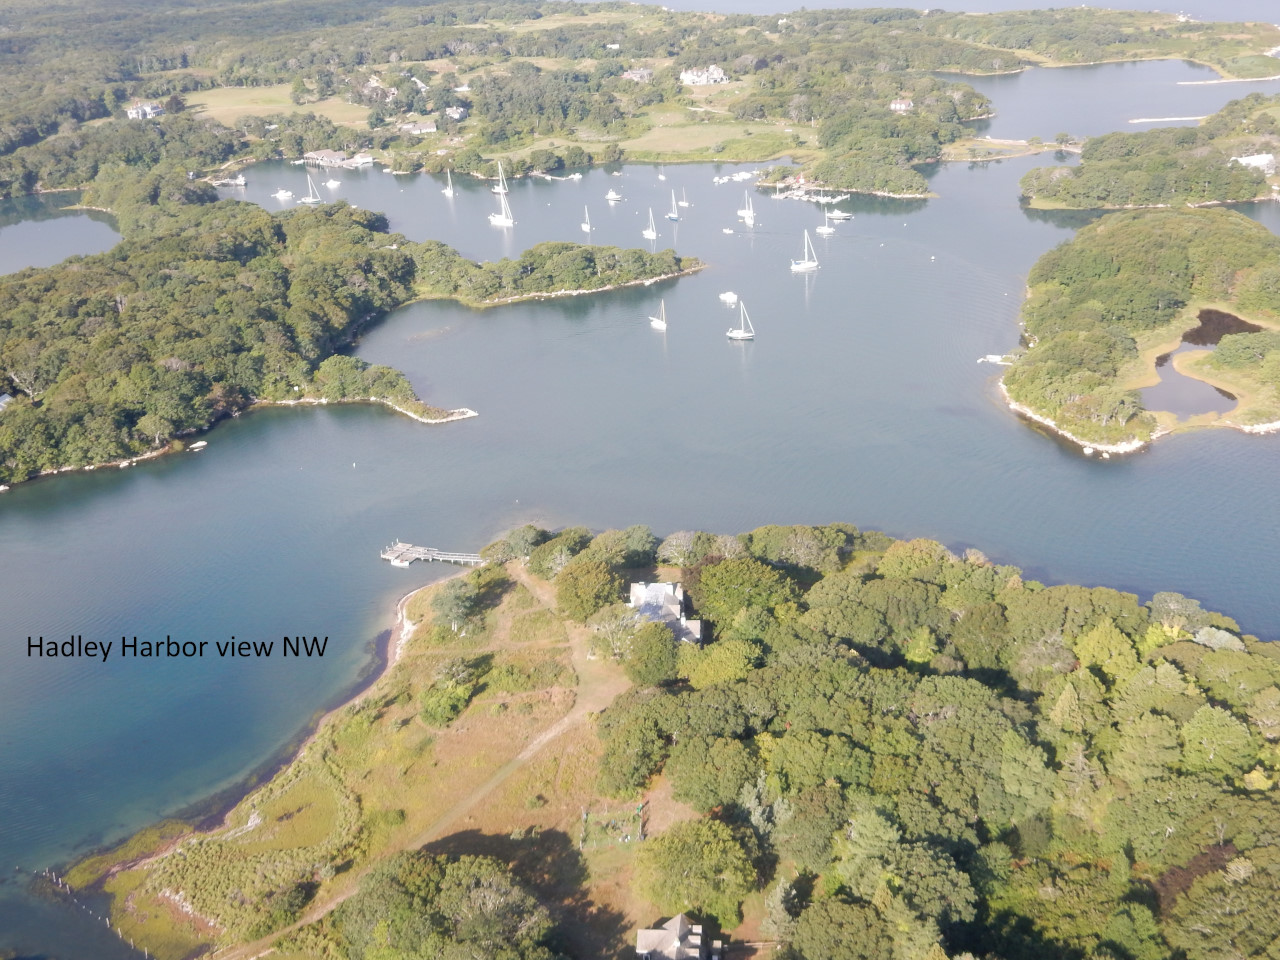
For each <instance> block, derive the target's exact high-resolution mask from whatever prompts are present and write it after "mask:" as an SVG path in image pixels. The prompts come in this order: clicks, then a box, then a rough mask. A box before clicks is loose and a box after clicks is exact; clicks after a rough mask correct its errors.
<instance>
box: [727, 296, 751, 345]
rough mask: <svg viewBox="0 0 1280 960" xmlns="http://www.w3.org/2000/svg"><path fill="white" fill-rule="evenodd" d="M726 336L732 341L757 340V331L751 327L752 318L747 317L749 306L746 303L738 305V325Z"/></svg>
mask: <svg viewBox="0 0 1280 960" xmlns="http://www.w3.org/2000/svg"><path fill="white" fill-rule="evenodd" d="M725 336H727V337H728V338H729V339H730V340H754V339H755V338H756V331H755V328H754V327H752V326H751V318H750V317H749V316H747V305H746V304H745V303H739V304H738V325H737V326H736V327H734V328H733V329H732V330H729V331H728V332H727V333H726V334H725Z"/></svg>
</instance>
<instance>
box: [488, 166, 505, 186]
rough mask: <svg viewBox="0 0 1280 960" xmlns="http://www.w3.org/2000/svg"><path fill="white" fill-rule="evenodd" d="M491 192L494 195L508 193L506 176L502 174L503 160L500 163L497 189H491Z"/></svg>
mask: <svg viewBox="0 0 1280 960" xmlns="http://www.w3.org/2000/svg"><path fill="white" fill-rule="evenodd" d="M489 190H490V191H491V192H492V193H502V194H505V193H506V192H507V178H506V176H505V175H504V174H503V173H502V161H501V160H499V161H498V185H497V186H496V187H490V188H489Z"/></svg>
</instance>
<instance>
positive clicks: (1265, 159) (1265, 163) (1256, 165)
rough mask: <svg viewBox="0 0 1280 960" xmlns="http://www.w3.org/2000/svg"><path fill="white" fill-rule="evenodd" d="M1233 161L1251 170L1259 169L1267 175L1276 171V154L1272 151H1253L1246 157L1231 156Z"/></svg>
mask: <svg viewBox="0 0 1280 960" xmlns="http://www.w3.org/2000/svg"><path fill="white" fill-rule="evenodd" d="M1231 161H1232V162H1233V163H1238V164H1240V166H1242V167H1249V168H1251V169H1253V170H1261V171H1262V172H1263V173H1264V174H1266V175H1267V176H1268V177H1269V176H1271V175H1272V174H1274V173H1275V172H1276V155H1275V154H1274V153H1255V154H1253V155H1252V156H1248V157H1232V158H1231Z"/></svg>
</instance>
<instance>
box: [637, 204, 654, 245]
mask: <svg viewBox="0 0 1280 960" xmlns="http://www.w3.org/2000/svg"><path fill="white" fill-rule="evenodd" d="M640 236H642V237H644V238H645V239H646V240H657V239H658V228H657V227H655V226H654V225H653V207H650V208H649V226H647V227H645V228H644V229H643V230H641V231H640Z"/></svg>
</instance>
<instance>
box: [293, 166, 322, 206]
mask: <svg viewBox="0 0 1280 960" xmlns="http://www.w3.org/2000/svg"><path fill="white" fill-rule="evenodd" d="M298 202H299V203H319V202H320V192H319V191H318V190H316V183H315V181H314V180H312V179H311V174H309V173H308V174H307V195H306V196H305V197H299V198H298Z"/></svg>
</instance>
